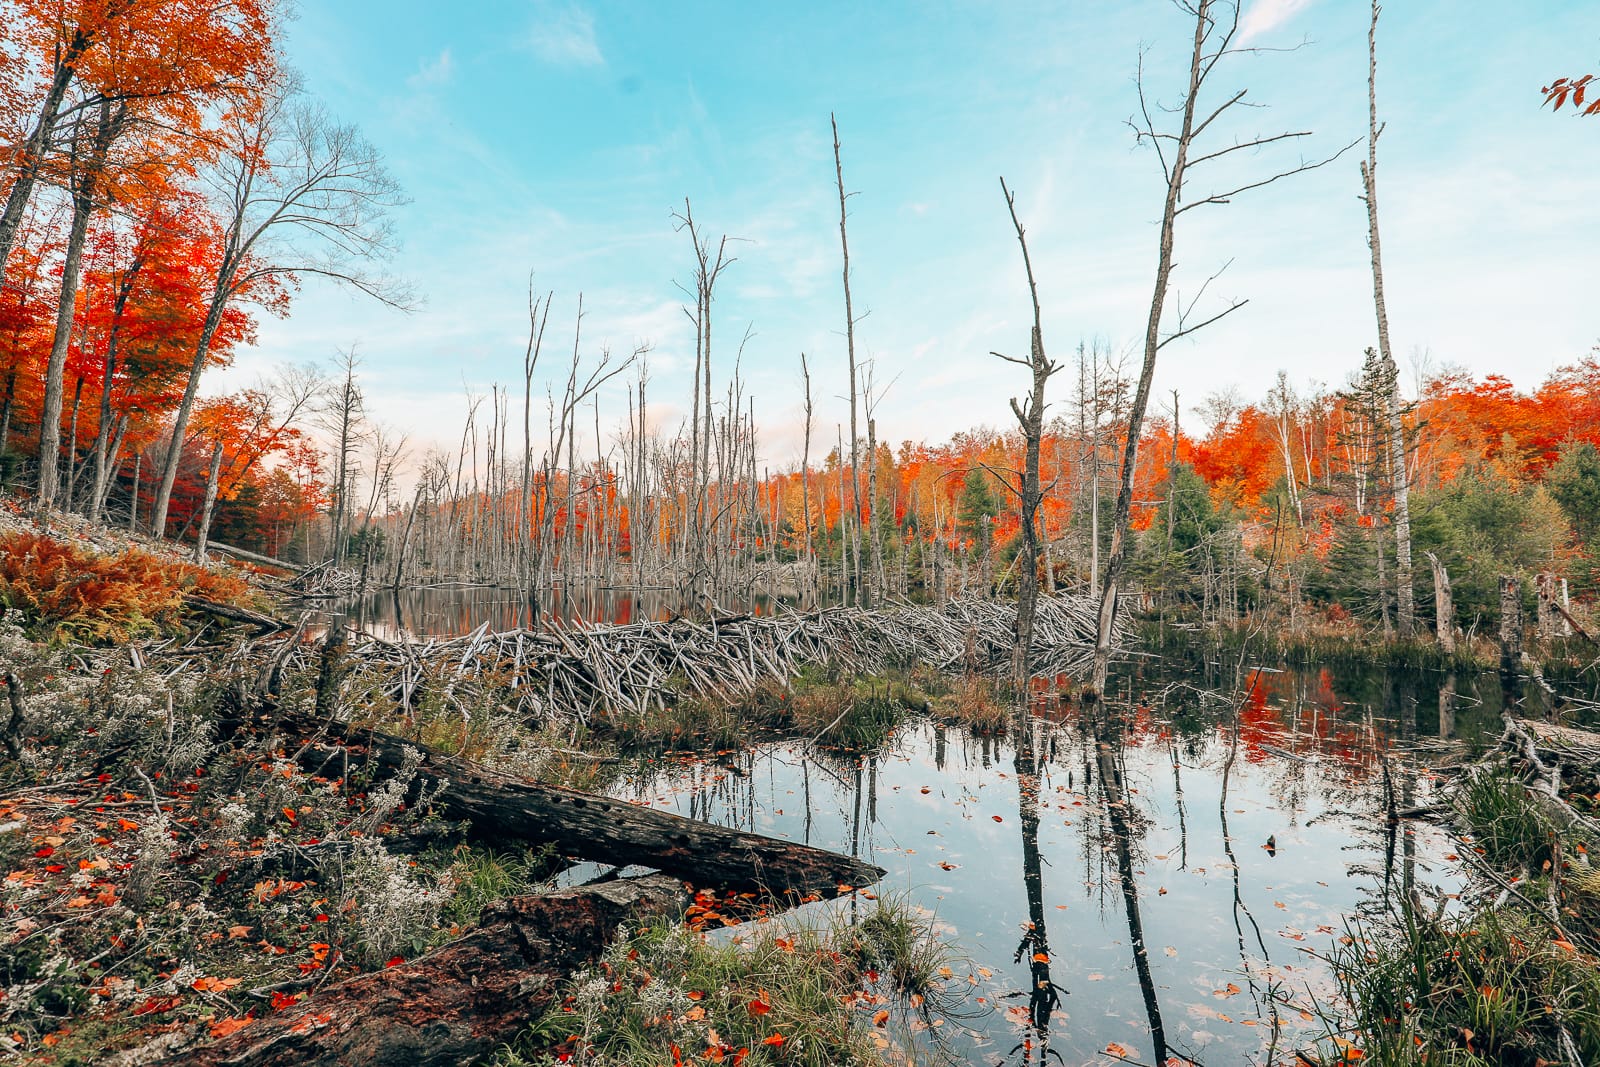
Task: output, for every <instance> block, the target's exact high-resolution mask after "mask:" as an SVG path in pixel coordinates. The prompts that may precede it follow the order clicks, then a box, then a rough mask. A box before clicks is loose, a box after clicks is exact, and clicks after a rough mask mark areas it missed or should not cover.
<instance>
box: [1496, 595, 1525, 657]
mask: <svg viewBox="0 0 1600 1067" xmlns="http://www.w3.org/2000/svg"><path fill="white" fill-rule="evenodd" d="M1521 669H1522V593H1521V587H1520V583H1518V581H1517V580H1516V579H1515V578H1512V577H1510V576H1509V575H1504V574H1502V575H1501V576H1500V673H1501V674H1503V675H1507V676H1510V675H1514V674H1516V673H1518V672H1519V671H1520V670H1521Z"/></svg>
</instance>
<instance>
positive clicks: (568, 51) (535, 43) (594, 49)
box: [528, 4, 606, 67]
mask: <svg viewBox="0 0 1600 1067" xmlns="http://www.w3.org/2000/svg"><path fill="white" fill-rule="evenodd" d="M528 47H529V48H530V49H532V51H533V54H534V55H536V56H538V57H539V58H540V59H542V60H544V61H545V62H546V63H550V64H553V65H555V66H559V67H602V66H605V62H606V57H605V56H604V55H602V54H601V52H600V45H599V43H598V42H597V41H596V40H595V37H594V16H593V15H591V14H590V13H589V12H587V11H585V10H584V9H583V8H581V7H579V6H578V5H576V4H569V5H567V6H565V7H556V6H554V5H548V4H541V5H539V9H538V13H537V14H536V15H535V17H534V23H533V29H532V30H531V31H530V32H529V34H528Z"/></svg>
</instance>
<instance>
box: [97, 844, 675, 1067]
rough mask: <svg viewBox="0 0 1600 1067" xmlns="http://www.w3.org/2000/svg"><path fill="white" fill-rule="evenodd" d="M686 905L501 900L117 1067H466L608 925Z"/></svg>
mask: <svg viewBox="0 0 1600 1067" xmlns="http://www.w3.org/2000/svg"><path fill="white" fill-rule="evenodd" d="M688 903H689V893H688V891H687V890H686V889H685V888H684V886H683V883H682V882H679V881H678V880H677V879H675V878H670V877H667V876H665V875H659V874H657V875H649V876H647V877H644V878H624V879H620V880H618V881H614V882H605V883H601V884H598V885H592V886H581V887H577V888H573V889H564V890H560V891H557V892H555V893H550V894H546V895H542V896H522V897H512V898H510V899H508V900H504V901H501V902H500V903H498V904H493V905H491V906H490V907H489V908H487V909H485V911H484V914H483V920H482V924H481V925H480V926H479V927H478V928H477V929H476V930H474V931H472V932H471V933H469V934H467V935H466V936H465V937H463V938H461V939H460V940H458V941H454V942H452V943H451V944H448V945H445V946H444V947H442V948H440V949H437V950H436V951H434V952H430V953H428V954H427V955H425V956H422V957H420V958H418V959H415V960H410V961H407V962H405V963H398V964H395V965H394V966H392V967H387V968H385V969H383V970H381V971H375V972H373V973H371V974H363V975H360V976H358V977H355V978H351V979H349V980H347V981H344V982H341V983H339V984H338V985H334V986H330V987H328V988H327V989H324V990H322V991H321V992H318V993H316V994H315V995H313V996H312V997H311V998H309V999H308V1000H307V1001H306V1002H305V1003H303V1004H300V1005H296V1006H295V1007H293V1008H291V1009H290V1010H287V1011H283V1012H279V1013H276V1014H271V1015H267V1016H265V1017H263V1018H258V1019H256V1020H254V1021H252V1022H250V1023H248V1024H247V1025H245V1026H244V1027H242V1028H240V1029H239V1030H236V1031H234V1032H233V1033H232V1034H230V1035H228V1036H227V1037H225V1038H223V1039H222V1040H220V1041H218V1042H216V1043H215V1044H211V1045H207V1046H205V1047H202V1048H190V1047H185V1048H177V1047H169V1048H167V1049H165V1050H164V1051H163V1052H162V1054H161V1055H160V1056H159V1057H157V1058H155V1059H151V1058H148V1057H147V1056H146V1057H139V1056H138V1054H137V1053H135V1054H131V1055H130V1056H128V1057H125V1058H123V1059H122V1060H121V1061H120V1067H132V1065H133V1064H136V1063H137V1064H151V1065H159V1067H177V1065H178V1064H184V1065H186V1067H319V1065H328V1067H332V1065H335V1064H340V1065H342V1064H356V1063H359V1064H362V1065H363V1067H446V1065H450V1067H454V1065H457V1064H466V1063H476V1062H478V1061H479V1060H481V1059H482V1058H484V1057H485V1056H487V1055H489V1054H490V1053H491V1052H493V1051H494V1049H495V1048H496V1046H498V1045H500V1044H503V1043H504V1042H506V1041H507V1040H509V1039H510V1038H512V1037H513V1036H515V1035H516V1032H517V1031H518V1030H519V1029H520V1028H521V1027H523V1026H524V1025H526V1024H527V1023H528V1022H529V1021H531V1020H532V1019H535V1018H537V1017H538V1016H539V1015H540V1014H542V1013H543V1012H544V1010H545V1009H546V1008H547V1007H548V1006H549V1004H550V1002H551V999H552V998H553V997H554V996H555V994H556V991H557V988H558V986H559V983H560V982H561V980H562V979H564V978H566V977H568V976H569V975H570V974H572V973H573V972H575V971H578V970H581V969H582V968H584V967H587V966H589V965H591V964H593V963H594V962H595V961H596V960H597V959H599V957H600V954H601V952H602V950H603V949H604V948H605V946H606V944H607V942H609V941H610V940H611V938H612V936H613V935H614V934H615V932H616V929H617V927H618V926H619V925H621V924H622V923H623V922H627V921H633V920H637V919H641V918H653V917H657V916H665V917H671V918H676V917H677V916H678V915H679V914H681V912H682V911H683V909H684V908H685V907H687V906H688ZM135 1057H138V1058H135Z"/></svg>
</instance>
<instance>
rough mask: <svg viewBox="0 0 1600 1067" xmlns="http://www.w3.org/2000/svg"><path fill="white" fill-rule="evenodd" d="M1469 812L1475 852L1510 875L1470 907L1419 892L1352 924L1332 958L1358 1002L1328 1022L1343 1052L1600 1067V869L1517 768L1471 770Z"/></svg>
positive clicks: (1463, 813) (1395, 1058)
mask: <svg viewBox="0 0 1600 1067" xmlns="http://www.w3.org/2000/svg"><path fill="white" fill-rule="evenodd" d="M1457 813H1458V817H1459V822H1460V824H1461V827H1462V829H1463V830H1465V831H1467V833H1468V835H1469V836H1468V837H1467V838H1466V842H1465V844H1464V846H1463V847H1464V848H1473V849H1475V850H1476V852H1477V853H1478V854H1479V855H1481V856H1482V857H1483V858H1484V860H1485V861H1486V862H1487V863H1489V864H1491V865H1492V866H1493V867H1495V868H1498V869H1500V870H1502V871H1505V872H1507V873H1506V874H1505V875H1503V876H1497V878H1498V879H1499V885H1498V886H1489V887H1487V888H1486V889H1485V894H1486V895H1485V896H1483V897H1481V898H1480V899H1478V900H1477V901H1476V902H1474V903H1472V904H1471V905H1470V906H1468V907H1467V908H1465V909H1464V910H1463V911H1462V912H1461V913H1460V914H1456V915H1443V914H1430V913H1429V912H1428V910H1427V909H1426V908H1425V907H1424V906H1423V904H1422V903H1421V902H1420V901H1419V900H1418V899H1416V898H1415V897H1413V898H1412V899H1410V900H1407V901H1404V902H1401V903H1398V904H1397V905H1396V906H1395V908H1394V910H1392V911H1391V912H1390V913H1389V914H1388V915H1387V916H1385V917H1384V918H1383V919H1381V920H1375V921H1360V922H1356V923H1354V924H1352V925H1351V927H1350V928H1349V929H1348V931H1347V933H1346V936H1345V937H1343V938H1341V939H1340V947H1338V948H1336V949H1335V950H1334V951H1333V953H1332V954H1331V955H1330V957H1329V962H1330V963H1331V964H1332V967H1333V971H1334V974H1335V977H1336V980H1337V982H1338V990H1339V994H1340V996H1341V998H1342V999H1343V1001H1344V1002H1346V1003H1347V1004H1348V1005H1349V1017H1348V1018H1347V1019H1343V1020H1331V1019H1330V1020H1329V1031H1330V1035H1335V1036H1332V1037H1331V1038H1330V1039H1331V1040H1332V1041H1334V1042H1335V1043H1336V1045H1337V1046H1338V1047H1337V1049H1336V1050H1335V1051H1336V1054H1337V1055H1343V1056H1345V1057H1346V1059H1348V1058H1350V1057H1351V1056H1352V1055H1355V1054H1357V1053H1359V1054H1361V1058H1362V1060H1363V1062H1366V1063H1373V1064H1380V1065H1384V1067H1390V1065H1396V1067H1412V1065H1416V1067H1421V1065H1423V1064H1427V1065H1430V1067H1436V1065H1439V1064H1447V1065H1461V1067H1469V1065H1470V1067H1477V1065H1483V1067H1488V1065H1491V1064H1493V1065H1502V1064H1503V1065H1507V1067H1536V1065H1540V1064H1543V1065H1547V1067H1548V1065H1554V1064H1569V1063H1573V1062H1585V1063H1592V1062H1595V1060H1596V1058H1597V1057H1600V960H1597V959H1596V958H1595V957H1594V956H1593V955H1591V954H1590V952H1589V951H1587V950H1588V949H1589V947H1590V946H1591V945H1592V934H1593V931H1594V930H1595V928H1596V920H1597V919H1600V875H1597V874H1596V872H1595V871H1594V870H1593V869H1592V868H1590V867H1588V866H1587V864H1586V863H1583V862H1582V859H1583V855H1582V853H1581V851H1579V850H1577V849H1574V848H1571V847H1567V846H1566V845H1565V844H1564V843H1563V841H1562V835H1561V834H1559V833H1558V832H1557V831H1556V830H1555V828H1554V827H1553V826H1552V825H1551V823H1550V821H1549V819H1548V818H1547V817H1546V816H1545V814H1544V812H1543V811H1542V810H1541V809H1540V808H1539V806H1538V805H1537V804H1536V803H1535V802H1534V800H1533V799H1532V798H1531V797H1530V796H1529V795H1528V790H1527V787H1526V786H1525V785H1523V783H1522V782H1521V781H1519V780H1517V779H1516V778H1515V777H1513V776H1511V775H1510V774H1509V773H1505V772H1496V773H1488V774H1479V775H1475V776H1472V777H1470V778H1469V779H1468V780H1467V781H1466V782H1465V783H1464V784H1463V786H1462V788H1461V790H1460V791H1459V793H1458V795H1457ZM1572 860H1576V861H1577V863H1576V864H1574V863H1572V862H1570V861H1572ZM1488 894H1494V896H1493V898H1492V899H1491V896H1489V895H1488ZM1569 936H1570V937H1571V940H1568V937H1569ZM1574 942H1578V943H1577V944H1574Z"/></svg>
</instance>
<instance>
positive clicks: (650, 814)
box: [280, 717, 884, 895]
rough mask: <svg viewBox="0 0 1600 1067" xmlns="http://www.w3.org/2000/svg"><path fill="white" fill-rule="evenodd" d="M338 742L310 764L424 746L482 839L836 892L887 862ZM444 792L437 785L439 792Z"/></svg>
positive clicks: (735, 882)
mask: <svg viewBox="0 0 1600 1067" xmlns="http://www.w3.org/2000/svg"><path fill="white" fill-rule="evenodd" d="M280 725H288V726H289V727H290V728H291V729H293V730H296V731H297V732H299V733H300V734H301V736H305V737H314V736H316V735H317V733H318V732H319V731H321V730H323V729H324V724H322V723H318V722H317V721H316V720H314V719H311V718H310V717H296V718H293V719H286V720H281V721H280ZM326 730H327V735H328V736H329V737H330V738H332V739H334V740H337V741H342V742H343V745H342V747H339V748H332V749H331V748H329V747H327V746H319V745H310V746H307V747H306V748H305V749H304V751H303V752H302V753H301V755H300V757H299V758H300V761H301V763H302V764H309V765H320V764H321V763H322V762H324V761H330V760H332V759H333V758H335V757H337V758H338V759H339V760H340V765H341V766H342V764H343V760H344V759H345V758H346V757H347V756H348V758H349V759H350V764H351V766H352V767H356V766H368V765H370V766H371V767H372V768H373V769H374V770H378V771H380V772H392V771H394V770H397V769H399V768H400V767H402V766H404V765H405V762H406V750H407V749H414V750H416V751H417V752H418V753H419V754H420V755H421V762H420V763H419V764H418V765H417V776H416V781H415V782H414V787H416V788H418V789H425V790H426V791H427V793H428V796H429V803H430V805H431V807H432V809H433V811H434V812H435V813H436V814H438V815H439V816H440V817H442V818H445V819H449V820H452V821H461V822H465V823H466V824H467V826H468V833H469V835H470V836H471V837H473V838H474V839H476V840H480V841H484V842H489V843H502V844H503V843H507V842H516V843H522V844H527V843H533V844H540V843H549V844H551V845H553V846H554V847H555V848H557V849H558V850H560V851H561V852H562V853H564V854H567V855H575V856H579V857H581V858H583V859H587V860H594V861H597V862H601V863H612V864H616V865H618V866H628V865H639V866H645V867H654V868H655V869H657V870H659V871H662V872H663V873H666V874H670V875H673V876H674V877H677V878H682V879H684V880H685V881H689V882H693V883H694V884H695V885H697V886H704V887H715V888H718V889H735V890H740V891H754V892H770V893H776V894H782V893H793V894H801V895H804V894H808V893H831V892H833V891H834V890H835V889H836V888H837V887H838V886H840V885H850V886H862V885H871V884H872V883H874V882H876V881H878V879H880V878H882V877H883V875H884V870H883V868H881V867H876V866H873V865H872V864H870V863H865V862H863V861H861V860H859V859H856V858H855V857H853V856H846V855H842V854H840V853H837V852H829V851H827V850H826V849H820V848H814V847H812V846H810V845H801V844H796V843H795V842H792V841H784V840H782V839H780V838H776V837H768V836H766V835H764V834H752V833H746V832H745V831H743V830H733V829H729V828H728V827H725V826H716V825H713V824H711V823H707V822H701V821H699V820H697V819H686V818H683V817H682V816H680V815H673V814H671V813H670V812H665V811H656V810H655V809H653V808H648V807H643V806H641V805H637V804H630V803H628V802H626V801H622V800H614V799H612V798H610V797H604V796H599V795H597V794H594V793H584V792H580V791H579V790H576V789H564V788H561V787H560V786H553V785H541V784H537V783H533V782H529V781H526V780H524V779H522V778H518V777H516V776H514V775H510V774H506V773H504V772H501V771H496V770H493V769H492V768H489V767H485V766H483V765H482V764H478V763H473V762H472V761H470V760H464V759H460V758H457V757H455V756H447V755H445V754H444V753H442V752H438V751H436V750H434V749H430V748H428V747H427V746H425V745H421V744H418V743H416V742H412V741H406V740H404V739H403V738H399V737H395V736H393V735H391V734H385V733H380V732H377V731H369V730H356V729H351V730H349V731H348V732H346V731H344V730H343V729H342V728H340V727H337V726H328V727H326ZM435 793H437V795H435Z"/></svg>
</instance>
